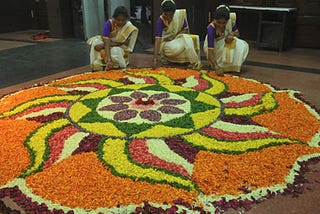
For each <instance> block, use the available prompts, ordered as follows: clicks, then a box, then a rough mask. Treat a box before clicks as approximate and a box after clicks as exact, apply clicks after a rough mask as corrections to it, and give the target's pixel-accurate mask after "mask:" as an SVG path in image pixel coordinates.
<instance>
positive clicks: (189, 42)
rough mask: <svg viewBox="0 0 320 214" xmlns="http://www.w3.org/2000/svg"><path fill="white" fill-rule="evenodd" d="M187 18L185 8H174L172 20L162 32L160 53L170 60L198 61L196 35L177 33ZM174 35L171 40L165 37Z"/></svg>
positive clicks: (198, 49) (198, 41) (194, 62)
mask: <svg viewBox="0 0 320 214" xmlns="http://www.w3.org/2000/svg"><path fill="white" fill-rule="evenodd" d="M184 20H187V16H186V10H185V9H181V10H176V11H175V13H174V16H173V18H172V21H171V22H170V24H169V25H168V27H167V28H166V29H165V30H164V31H163V32H162V41H161V46H160V54H161V56H162V57H164V58H165V59H167V60H168V61H170V62H176V63H185V62H189V63H191V64H196V63H199V62H200V39H199V36H198V35H192V34H179V32H180V31H181V29H182V28H183V23H184ZM172 36H176V37H175V38H174V39H173V40H171V41H166V38H168V37H172Z"/></svg>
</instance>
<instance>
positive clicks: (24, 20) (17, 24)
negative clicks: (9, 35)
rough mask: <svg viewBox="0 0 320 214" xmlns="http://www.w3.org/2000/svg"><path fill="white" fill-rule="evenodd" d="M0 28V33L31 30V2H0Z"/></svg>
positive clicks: (7, 0) (9, 0)
mask: <svg viewBox="0 0 320 214" xmlns="http://www.w3.org/2000/svg"><path fill="white" fill-rule="evenodd" d="M0 26H1V27H0V33H4V32H12V31H20V30H27V29H31V28H32V17H31V1H21V0H1V7H0Z"/></svg>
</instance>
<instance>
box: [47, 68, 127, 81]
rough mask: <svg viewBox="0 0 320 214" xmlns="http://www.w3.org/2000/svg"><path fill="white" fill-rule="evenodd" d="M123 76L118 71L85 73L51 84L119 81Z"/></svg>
mask: <svg viewBox="0 0 320 214" xmlns="http://www.w3.org/2000/svg"><path fill="white" fill-rule="evenodd" d="M124 76H125V75H124V73H122V72H120V71H106V72H96V73H87V74H81V75H76V76H73V77H68V78H65V79H61V80H57V81H55V82H54V83H53V84H65V83H72V82H77V81H84V80H90V79H109V80H119V79H121V78H122V77H124Z"/></svg>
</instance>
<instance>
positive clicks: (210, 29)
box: [208, 24, 238, 48]
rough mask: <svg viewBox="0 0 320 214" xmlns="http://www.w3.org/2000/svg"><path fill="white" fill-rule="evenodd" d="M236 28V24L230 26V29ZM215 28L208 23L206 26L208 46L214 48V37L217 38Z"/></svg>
mask: <svg viewBox="0 0 320 214" xmlns="http://www.w3.org/2000/svg"><path fill="white" fill-rule="evenodd" d="M236 30H238V27H237V24H235V25H234V26H233V27H232V31H236ZM218 37H219V35H217V33H216V29H215V28H214V27H213V26H212V25H211V24H210V25H209V27H208V48H214V39H216V38H218Z"/></svg>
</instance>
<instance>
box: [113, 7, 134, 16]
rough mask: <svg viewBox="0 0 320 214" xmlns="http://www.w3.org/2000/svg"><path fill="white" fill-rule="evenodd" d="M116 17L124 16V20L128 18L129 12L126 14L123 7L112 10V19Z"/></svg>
mask: <svg viewBox="0 0 320 214" xmlns="http://www.w3.org/2000/svg"><path fill="white" fill-rule="evenodd" d="M118 16H124V17H126V19H129V18H130V17H129V12H128V10H127V8H125V7H124V6H119V7H117V8H116V9H115V10H114V12H113V15H112V17H113V18H116V17H118Z"/></svg>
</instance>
